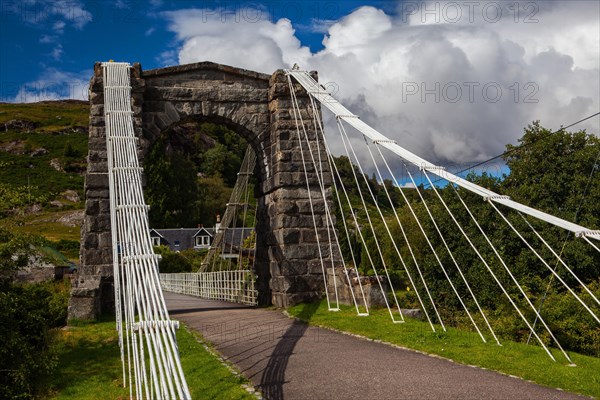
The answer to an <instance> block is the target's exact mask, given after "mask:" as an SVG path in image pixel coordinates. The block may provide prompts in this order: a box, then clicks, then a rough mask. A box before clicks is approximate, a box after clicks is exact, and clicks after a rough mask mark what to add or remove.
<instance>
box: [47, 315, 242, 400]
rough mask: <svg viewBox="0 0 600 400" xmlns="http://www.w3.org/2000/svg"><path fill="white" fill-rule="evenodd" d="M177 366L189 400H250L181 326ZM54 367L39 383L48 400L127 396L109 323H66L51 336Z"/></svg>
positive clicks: (238, 381) (106, 320)
mask: <svg viewBox="0 0 600 400" xmlns="http://www.w3.org/2000/svg"><path fill="white" fill-rule="evenodd" d="M177 345H178V349H179V354H180V356H181V364H182V368H183V371H184V373H185V378H186V381H187V383H188V387H189V389H190V392H191V395H192V398H193V399H251V398H253V397H252V396H251V395H250V394H248V393H247V392H246V391H245V390H244V389H243V388H242V387H241V385H242V384H244V383H247V382H246V380H245V379H244V378H243V377H241V375H237V376H236V375H233V374H232V373H231V372H230V371H229V370H228V369H227V368H226V367H225V366H224V365H223V364H222V363H221V361H220V360H219V359H218V358H217V357H215V356H213V355H212V354H211V353H210V352H209V351H207V349H206V348H205V347H204V346H203V343H202V341H201V338H199V337H198V336H197V335H196V334H194V333H192V332H190V331H189V330H188V329H187V328H186V327H183V326H182V327H181V328H180V329H179V330H178V331H177ZM54 349H55V352H56V354H57V359H58V365H57V367H56V368H55V369H54V373H53V374H52V376H51V377H50V378H49V379H46V380H45V383H46V385H47V387H48V390H47V391H48V392H50V393H51V394H52V398H56V399H61V400H96V399H125V398H129V387H126V388H124V387H123V375H122V372H121V371H122V369H121V357H120V355H119V345H118V338H117V334H116V332H115V321H114V318H112V317H106V318H103V319H101V321H99V322H80V321H72V322H71V323H70V325H69V326H68V327H67V328H66V329H63V330H60V331H59V332H57V338H56V341H55V345H54Z"/></svg>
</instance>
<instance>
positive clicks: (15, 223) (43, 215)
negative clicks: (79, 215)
mask: <svg viewBox="0 0 600 400" xmlns="http://www.w3.org/2000/svg"><path fill="white" fill-rule="evenodd" d="M71 213H73V210H68V211H54V212H52V211H43V212H40V213H38V214H34V215H28V216H24V217H9V218H4V219H0V227H3V228H7V229H10V230H12V231H14V232H18V233H26V234H34V235H41V236H43V237H45V238H46V239H48V240H51V241H59V240H74V241H79V239H80V231H81V227H80V226H67V225H65V224H63V223H61V222H58V219H59V218H60V217H63V216H66V215H68V214H71Z"/></svg>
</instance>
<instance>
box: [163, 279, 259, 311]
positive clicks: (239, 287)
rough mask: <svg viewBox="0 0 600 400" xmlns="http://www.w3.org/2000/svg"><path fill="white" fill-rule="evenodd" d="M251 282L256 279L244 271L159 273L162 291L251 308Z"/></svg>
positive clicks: (253, 298) (253, 302) (253, 303)
mask: <svg viewBox="0 0 600 400" xmlns="http://www.w3.org/2000/svg"><path fill="white" fill-rule="evenodd" d="M255 282H256V276H255V275H254V273H253V272H252V271H248V270H238V271H217V272H197V273H179V274H160V285H161V287H162V290H164V291H166V292H172V293H179V294H186V295H189V296H196V297H200V298H203V299H208V300H222V301H230V302H232V303H241V304H251V305H256V304H257V300H256V297H257V293H258V292H257V290H256V289H255V287H254V286H255Z"/></svg>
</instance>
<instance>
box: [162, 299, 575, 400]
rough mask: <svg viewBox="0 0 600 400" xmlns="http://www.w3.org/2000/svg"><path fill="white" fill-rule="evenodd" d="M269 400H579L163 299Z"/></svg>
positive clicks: (270, 313) (278, 316)
mask: <svg viewBox="0 0 600 400" xmlns="http://www.w3.org/2000/svg"><path fill="white" fill-rule="evenodd" d="M165 297H166V300H167V305H168V307H169V311H170V314H171V317H172V318H173V319H178V320H180V321H182V322H185V323H186V324H187V325H188V326H189V327H191V328H192V329H194V330H196V331H198V332H200V333H201V334H202V335H203V336H204V338H205V339H206V340H208V341H209V342H211V343H212V344H213V345H214V347H215V348H216V350H217V351H218V352H219V353H220V354H221V355H222V356H223V357H224V358H225V359H227V360H228V361H230V362H232V363H233V364H235V365H236V366H237V367H238V368H239V369H240V370H241V371H242V373H243V374H244V375H245V376H246V377H247V378H248V379H249V380H250V381H251V382H252V384H253V385H254V386H255V387H257V388H258V389H259V390H261V392H262V393H263V395H264V396H265V397H266V398H267V399H328V400H329V399H344V400H346V399H510V400H520V399H581V398H583V397H579V396H576V395H574V394H571V393H566V392H563V391H560V390H556V389H550V388H547V387H543V386H539V385H536V384H533V383H530V382H526V381H523V380H521V379H517V378H513V377H509V376H506V375H502V374H498V373H496V372H492V371H488V370H483V369H479V368H474V367H469V366H464V365H459V364H455V363H453V362H451V361H448V360H444V359H440V358H436V357H430V356H427V355H424V354H420V353H417V352H413V351H410V350H403V349H398V348H395V347H391V346H388V345H385V344H382V343H375V342H372V341H368V340H364V339H361V338H356V337H353V336H349V335H344V334H341V333H337V332H333V331H329V330H327V329H321V328H317V327H309V326H307V325H305V324H303V323H300V322H298V321H294V320H292V319H290V318H288V317H286V316H285V315H283V314H282V313H281V312H280V311H276V310H264V309H259V308H254V307H248V306H242V305H236V304H231V303H225V302H219V301H211V300H202V299H198V298H195V297H190V296H183V295H178V294H173V293H165Z"/></svg>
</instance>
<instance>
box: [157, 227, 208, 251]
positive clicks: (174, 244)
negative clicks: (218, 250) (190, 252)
mask: <svg viewBox="0 0 600 400" xmlns="http://www.w3.org/2000/svg"><path fill="white" fill-rule="evenodd" d="M214 236H215V230H214V229H213V228H203V227H200V228H180V229H150V238H151V239H152V245H153V246H167V247H169V248H170V249H171V250H173V251H182V250H187V249H196V250H201V249H208V248H209V247H210V245H211V243H212V241H213V238H214Z"/></svg>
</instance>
